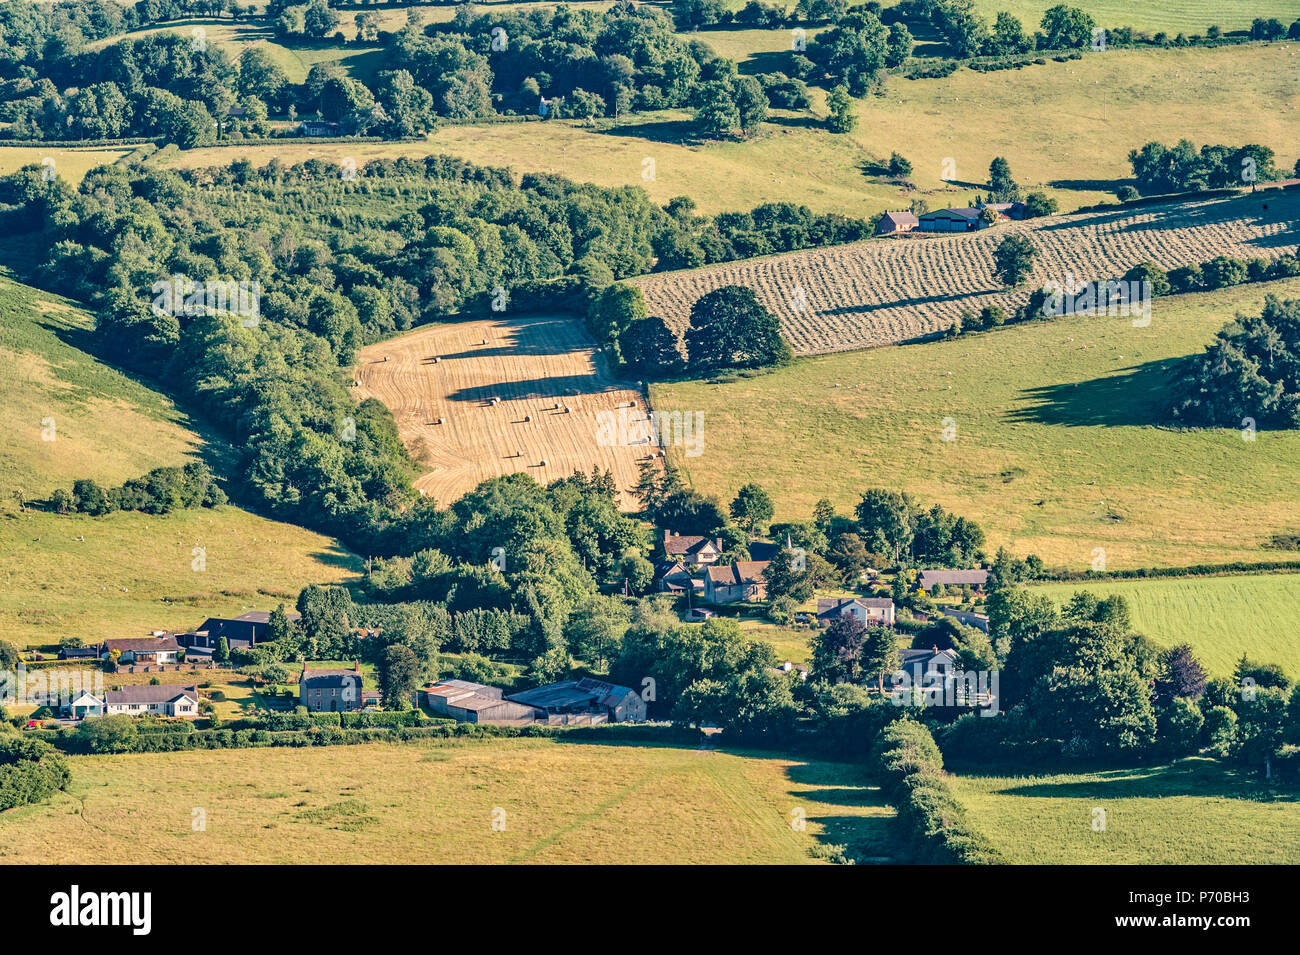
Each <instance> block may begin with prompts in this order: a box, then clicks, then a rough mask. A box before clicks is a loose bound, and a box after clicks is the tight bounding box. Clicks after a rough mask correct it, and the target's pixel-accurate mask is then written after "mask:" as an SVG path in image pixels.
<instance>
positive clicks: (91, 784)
mask: <svg viewBox="0 0 1300 955" xmlns="http://www.w3.org/2000/svg"><path fill="white" fill-rule="evenodd" d="M69 763H70V765H71V767H72V783H71V786H70V788H69V790H68V793H67V794H66V795H63V794H60V795H56V796H55V797H54V799H53V800H52V801H51V802H49V803H47V804H43V805H38V806H31V807H25V808H22V809H16V810H11V811H9V812H5V813H0V863H8V864H35V863H41V864H51V863H60V862H76V863H78V864H86V863H90V864H96V863H148V864H158V863H164V864H193V863H194V862H195V860H201V861H202V862H204V863H207V864H214V863H307V864H313V863H331V864H361V863H371V864H374V863H381V864H382V863H387V864H412V863H420V862H426V863H442V864H467V863H468V864H483V863H497V864H499V863H565V864H579V863H603V864H623V863H626V864H655V863H713V864H720V863H785V864H798V863H807V862H812V861H814V860H813V857H812V855H811V851H812V850H813V849H814V848H815V847H816V846H817V845H818V843H833V844H838V845H850V846H851V847H852V848H853V849H854V850H855V852H856V854H858V855H859V856H860V857H863V858H878V859H883V858H887V857H888V856H889V855H890V848H891V846H890V841H889V835H888V831H887V830H888V828H889V822H890V820H891V818H892V816H893V811H892V810H891V809H890V808H889V807H888V806H887V805H885V804H884V803H883V802H882V801H881V799H880V795H879V792H878V790H877V789H876V788H875V787H874V786H871V785H870V784H869V783H868V782H867V781H866V780H864V778H863V777H862V772H861V768H860V767H855V766H846V765H841V764H834V763H820V762H806V761H803V760H793V759H789V758H783V757H764V756H751V755H745V756H742V755H738V754H733V753H730V752H725V751H721V750H711V749H690V748H674V747H659V746H640V745H605V744H599V743H578V742H566V741H564V740H549V739H536V740H490V741H459V742H455V741H451V742H439V743H407V744H387V743H375V744H366V745H360V746H335V747H322V748H310V749H251V750H250V749H244V750H226V751H194V752H183V753H166V754H137V755H126V756H93V757H92V756H85V757H73V758H71V759H70V760H69ZM195 810H202V817H203V818H204V822H205V828H203V829H202V830H196V829H195V827H194V820H195V819H196V818H199V816H198V814H196V812H195ZM799 810H801V811H802V812H803V813H804V815H805V817H806V820H807V824H806V828H805V829H804V830H803V831H799V830H798V829H797V828H796V827H795V826H793V825H792V824H791V823H792V822H793V821H795V820H796V819H797V818H798V812H797V811H799ZM494 813H495V816H494ZM494 819H496V820H498V828H496V829H494V828H493V821H494ZM501 826H503V827H504V828H501Z"/></svg>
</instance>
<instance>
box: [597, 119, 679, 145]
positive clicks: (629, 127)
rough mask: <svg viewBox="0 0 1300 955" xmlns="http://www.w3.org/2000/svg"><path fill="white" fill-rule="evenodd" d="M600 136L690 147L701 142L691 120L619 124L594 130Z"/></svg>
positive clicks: (662, 120)
mask: <svg viewBox="0 0 1300 955" xmlns="http://www.w3.org/2000/svg"><path fill="white" fill-rule="evenodd" d="M594 132H596V133H597V134H599V135H602V136H627V137H630V138H633V139H648V140H650V141H651V142H656V143H670V144H672V145H676V146H692V145H696V144H698V143H700V142H703V140H702V139H701V137H700V135H699V127H697V126H696V124H695V121H694V120H693V119H659V120H646V121H645V122H640V123H619V124H618V125H617V126H608V127H605V128H601V129H596V130H594Z"/></svg>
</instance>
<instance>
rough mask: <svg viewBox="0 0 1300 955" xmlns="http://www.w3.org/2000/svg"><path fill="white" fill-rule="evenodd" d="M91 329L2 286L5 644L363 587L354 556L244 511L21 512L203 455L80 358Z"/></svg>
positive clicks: (62, 306) (168, 409)
mask: <svg viewBox="0 0 1300 955" xmlns="http://www.w3.org/2000/svg"><path fill="white" fill-rule="evenodd" d="M92 324H93V319H92V318H91V316H90V315H89V314H88V313H87V312H85V311H84V310H82V309H80V308H77V307H75V306H73V305H72V304H71V303H69V302H67V301H66V300H64V299H60V298H58V297H57V296H53V295H49V294H47V293H44V292H40V291H37V290H35V289H32V288H30V287H28V286H25V285H20V284H18V283H16V282H13V281H11V280H10V279H8V278H4V277H3V276H0V407H3V408H4V410H5V421H6V424H7V425H8V426H7V427H6V428H4V429H3V430H0V640H7V641H10V642H12V643H15V644H17V645H19V646H29V645H32V646H40V645H45V644H50V643H57V642H58V640H59V638H61V637H64V636H76V637H79V638H81V639H83V640H91V639H102V638H104V637H110V636H111V637H126V636H137V635H140V634H143V633H147V632H148V631H149V630H153V629H176V628H180V629H185V628H189V627H192V626H195V625H196V624H198V623H200V622H201V621H202V620H203V619H204V618H205V617H207V616H210V615H214V614H219V613H220V614H224V613H232V612H233V613H238V612H241V611H242V610H251V609H269V608H270V607H273V606H274V605H275V603H276V602H277V601H278V600H285V601H287V602H289V603H292V602H293V601H294V600H295V599H296V598H297V595H298V591H299V590H301V589H302V588H303V587H304V586H306V585H307V584H309V583H324V582H334V581H350V580H353V579H356V576H357V574H358V573H359V572H360V560H359V558H357V557H356V556H355V555H353V554H350V553H348V552H347V551H345V550H343V549H342V548H341V547H340V546H339V544H338V543H337V542H336V541H334V540H332V539H330V538H326V537H322V536H321V535H319V534H314V533H311V532H310V531H306V530H303V529H302V528H300V527H295V526H293V525H290V524H282V523H278V522H276V521H269V520H266V519H265V518H262V517H258V516H256V515H253V514H250V513H248V512H247V511H243V510H240V509H239V508H236V507H222V508H218V509H216V510H206V509H198V510H190V511H179V512H176V513H174V514H171V515H168V516H166V517H156V516H150V515H148V514H139V513H118V514H113V515H110V516H108V517H100V518H94V517H85V516H81V515H69V516H59V515H56V514H51V513H46V512H43V511H39V510H34V509H31V508H28V509H26V510H22V509H20V508H19V507H18V505H17V499H16V495H17V494H18V493H21V494H22V496H23V497H24V498H25V499H27V500H41V499H44V498H45V497H46V496H47V495H48V494H49V493H50V492H51V491H53V490H54V489H55V488H56V487H65V488H66V487H71V486H72V482H73V480H75V479H76V478H79V477H89V478H94V479H95V480H97V481H99V482H101V483H103V484H119V483H121V482H122V481H124V480H126V479H127V478H131V477H136V476H138V475H140V474H143V473H144V472H146V471H148V470H149V469H150V468H154V467H159V466H163V465H176V464H181V463H184V462H185V461H186V460H190V459H193V458H194V457H195V456H196V455H198V454H199V452H200V451H201V449H202V448H203V447H204V446H205V444H206V443H207V442H206V440H205V438H204V436H203V435H201V434H200V433H199V432H198V431H197V430H195V427H194V423H193V422H191V421H190V420H189V419H188V418H187V417H186V415H185V414H184V413H183V412H182V411H181V410H180V409H178V408H177V407H176V406H175V405H174V404H173V403H172V402H171V401H170V400H169V399H167V398H166V397H165V396H163V395H161V394H159V393H158V392H156V391H154V390H152V389H151V388H149V387H147V386H146V385H144V384H142V383H140V382H138V381H136V380H134V379H132V378H130V377H128V376H127V375H125V374H123V373H122V372H120V371H118V370H116V369H115V368H113V367H111V366H109V365H106V364H104V363H103V362H101V361H98V360H97V359H95V358H93V357H91V356H90V355H89V354H87V353H86V352H84V351H82V350H81V349H80V348H79V347H78V346H80V345H85V344H86V340H87V336H88V333H89V330H90V328H91V326H92ZM218 447H219V445H218ZM200 556H201V557H202V560H201V561H200V560H198V558H199V557H200ZM200 567H201V569H199V568H200Z"/></svg>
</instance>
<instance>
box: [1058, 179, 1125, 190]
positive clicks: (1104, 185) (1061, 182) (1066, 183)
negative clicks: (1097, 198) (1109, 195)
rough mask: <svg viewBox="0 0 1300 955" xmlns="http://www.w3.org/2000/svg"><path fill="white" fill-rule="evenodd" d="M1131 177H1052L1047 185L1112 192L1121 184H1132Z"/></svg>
mask: <svg viewBox="0 0 1300 955" xmlns="http://www.w3.org/2000/svg"><path fill="white" fill-rule="evenodd" d="M1135 182H1136V180H1133V179H1053V180H1051V181H1050V182H1049V183H1048V185H1049V186H1051V187H1052V188H1053V189H1070V190H1073V191H1075V192H1114V191H1115V190H1117V189H1119V188H1120V187H1121V186H1131V185H1134V184H1135Z"/></svg>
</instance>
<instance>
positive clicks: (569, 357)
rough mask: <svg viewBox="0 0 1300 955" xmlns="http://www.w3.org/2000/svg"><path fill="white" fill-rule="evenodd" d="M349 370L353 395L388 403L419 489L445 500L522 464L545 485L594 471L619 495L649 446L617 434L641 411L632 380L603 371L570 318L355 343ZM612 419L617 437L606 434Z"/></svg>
mask: <svg viewBox="0 0 1300 955" xmlns="http://www.w3.org/2000/svg"><path fill="white" fill-rule="evenodd" d="M435 358H436V359H437V360H436V361H435ZM356 375H357V379H356V380H357V381H358V382H360V385H359V387H357V388H356V389H355V391H356V394H357V397H358V399H364V398H371V397H373V398H378V399H379V400H380V401H382V402H383V403H384V404H386V405H387V406H388V408H389V409H390V410H391V411H392V412H393V417H394V418H395V419H396V421H397V427H398V431H399V432H400V433H401V436H402V440H403V441H404V442H405V443H406V446H407V448H408V449H409V450H410V452H411V454H412V457H414V458H415V460H416V462H417V463H419V464H421V465H422V466H423V467H424V468H425V473H424V474H422V475H421V476H420V477H419V478H417V479H416V481H415V486H416V488H418V489H419V490H420V491H422V492H423V493H424V494H425V495H426V496H427V497H429V498H432V499H433V500H434V501H437V502H438V503H439V504H440V505H443V506H445V505H448V504H450V503H452V502H453V501H455V500H456V499H457V498H458V497H460V496H461V495H462V494H464V493H465V492H466V491H469V490H472V489H473V488H474V487H476V486H477V485H478V484H479V483H481V482H482V481H485V480H487V479H488V478H491V477H497V476H499V475H503V474H514V473H516V472H519V471H523V472H525V473H527V474H529V475H531V476H532V477H533V478H535V479H536V480H537V481H538V482H539V483H541V484H547V483H549V482H551V481H555V480H558V479H560V478H565V477H568V476H569V475H571V474H572V473H573V472H574V471H581V472H583V473H584V474H587V473H590V471H591V469H592V468H593V467H598V468H600V469H601V470H602V471H606V470H607V471H609V472H610V473H611V474H613V476H614V480H615V482H616V483H617V485H618V487H619V488H620V490H624V491H625V490H626V489H628V488H631V487H633V486H635V484H636V481H637V475H638V465H639V462H640V461H641V460H643V459H645V458H647V457H649V456H650V454H651V450H650V445H649V443H648V442H643V443H640V444H637V443H634V441H633V440H628V441H625V442H620V441H619V440H617V439H618V438H619V437H620V434H619V431H618V429H617V422H618V420H619V418H620V417H625V418H626V419H627V420H628V428H627V430H626V434H627V435H628V436H629V438H630V439H635V438H636V437H637V434H636V433H634V432H636V428H635V427H634V422H633V419H644V417H645V414H646V411H645V402H644V400H643V397H642V395H641V394H640V392H639V391H637V390H636V388H637V386H636V384H635V383H634V382H629V381H622V380H619V379H617V378H615V377H613V376H612V375H610V374H609V373H608V370H607V363H606V362H605V360H604V359H603V357H602V356H601V355H600V353H599V351H598V350H597V349H596V348H595V346H594V344H593V343H592V341H591V337H590V336H589V335H588V334H587V333H586V330H585V329H584V328H583V327H582V325H581V323H580V322H579V321H578V320H576V319H573V318H570V317H524V318H504V317H503V318H499V319H486V320H480V321H469V322H453V323H449V324H445V325H441V324H440V325H428V326H425V327H423V328H420V329H417V330H415V331H412V332H409V333H407V334H405V335H401V336H399V337H397V338H391V339H388V340H386V341H382V342H378V343H376V344H373V345H369V346H367V347H366V348H363V349H362V350H361V352H360V353H359V355H358V364H357V372H356ZM493 399H497V400H496V402H495V403H494V401H493ZM633 405H634V406H633ZM566 409H567V410H566ZM440 420H441V421H442V423H441V424H440V423H439V421H440ZM611 422H612V423H613V424H614V428H613V429H612V430H609V431H608V434H609V435H610V436H611V437H612V438H613V439H615V440H609V441H606V440H603V439H602V433H604V432H602V427H608V426H609V424H610V423H611ZM641 427H642V428H644V425H641ZM623 503H624V504H625V505H630V503H631V500H630V498H629V497H627V496H626V495H625V496H624V500H623Z"/></svg>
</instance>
